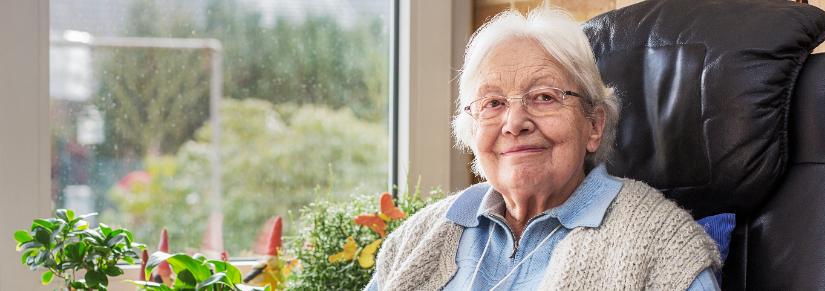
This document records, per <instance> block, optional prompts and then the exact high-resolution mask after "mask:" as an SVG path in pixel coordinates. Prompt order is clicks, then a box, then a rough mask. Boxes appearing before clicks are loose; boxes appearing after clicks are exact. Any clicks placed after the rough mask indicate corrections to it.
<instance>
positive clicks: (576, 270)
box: [373, 180, 720, 290]
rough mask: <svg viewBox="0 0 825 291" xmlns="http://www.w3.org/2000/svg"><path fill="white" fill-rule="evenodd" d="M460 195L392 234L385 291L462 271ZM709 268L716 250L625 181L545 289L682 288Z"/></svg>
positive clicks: (669, 208)
mask: <svg viewBox="0 0 825 291" xmlns="http://www.w3.org/2000/svg"><path fill="white" fill-rule="evenodd" d="M458 196H459V195H453V196H450V197H447V198H445V199H444V200H442V201H439V202H438V203H435V204H433V205H430V206H429V207H427V208H425V209H423V210H421V211H419V212H418V213H416V214H415V215H413V216H412V217H410V218H409V219H408V220H407V221H406V222H404V224H403V225H402V226H401V227H399V228H398V229H396V230H395V231H393V232H392V233H391V234H390V235H389V236H388V237H387V240H386V241H385V242H384V244H383V246H382V247H381V250H380V251H379V253H378V260H377V263H376V268H375V273H374V274H373V281H374V282H375V283H377V284H378V287H379V288H380V290H438V289H441V288H442V287H443V286H444V285H446V284H447V283H448V282H449V281H450V280H451V279H452V277H453V275H454V274H455V272H456V270H457V269H458V268H457V266H456V263H455V257H456V252H457V250H458V243H459V240H460V239H461V234H462V232H463V230H464V228H463V227H462V226H460V225H457V224H454V223H453V222H451V221H449V220H447V219H446V218H445V214H446V212H447V209H449V208H450V206H451V205H452V203H453V202H454V201H455V199H456V198H457V197H458ZM708 267H714V268H719V267H720V262H719V253H718V250H717V249H716V244H715V243H714V242H713V240H712V239H710V238H709V237H708V236H707V234H706V233H705V232H704V230H702V227H701V226H699V225H698V224H696V222H694V221H693V219H692V218H691V216H690V215H689V214H688V213H687V212H685V211H684V210H682V209H681V208H679V207H678V206H677V205H676V204H675V203H673V202H671V201H670V200H667V199H666V198H665V197H664V196H662V194H661V193H659V192H658V191H657V190H656V189H653V188H651V187H649V186H647V185H646V184H644V183H642V182H638V181H633V180H624V186H623V187H622V190H621V191H620V192H619V194H618V196H617V197H616V200H615V201H614V202H613V203H612V204H611V206H610V207H609V208H608V210H607V213H606V214H605V218H604V221H603V223H602V225H601V226H600V227H597V228H584V227H580V228H576V229H574V230H573V231H571V232H570V233H569V234H568V235H567V237H565V238H564V239H563V240H562V241H561V242H559V245H558V246H556V248H555V251H554V253H553V256H552V258H551V261H550V262H549V266H548V268H547V271H546V272H545V274H544V278H543V280H542V283H541V285H540V286H541V288H540V289H541V290H598V289H608V290H640V289H648V290H685V289H687V287H688V286H689V285H690V283H691V282H692V281H693V279H694V278H696V276H697V275H698V274H699V273H700V272H701V271H702V270H704V269H706V268H708Z"/></svg>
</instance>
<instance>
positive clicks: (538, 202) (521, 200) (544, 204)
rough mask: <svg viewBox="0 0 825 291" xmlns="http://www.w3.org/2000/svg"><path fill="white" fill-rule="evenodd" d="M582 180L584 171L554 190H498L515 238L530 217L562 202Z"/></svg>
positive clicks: (505, 217) (519, 236) (505, 215)
mask: <svg viewBox="0 0 825 291" xmlns="http://www.w3.org/2000/svg"><path fill="white" fill-rule="evenodd" d="M582 181H584V173H581V174H580V175H576V176H575V177H574V178H573V179H572V180H571V181H570V183H566V185H564V186H563V187H560V188H557V189H556V190H534V191H530V192H520V193H519V192H512V191H511V192H502V191H499V192H500V193H501V196H502V198H503V199H504V204H505V210H504V219H505V220H506V221H507V224H508V225H509V226H510V229H511V230H512V231H513V234H514V235H515V237H516V239H519V238H521V234H522V233H523V232H524V229H525V228H526V227H527V223H528V222H529V221H530V219H532V218H533V217H536V216H538V215H539V214H541V213H542V212H544V211H546V210H548V209H552V208H554V207H558V206H559V205H562V204H564V202H565V201H567V199H568V198H570V196H571V195H573V192H574V191H575V190H576V188H578V186H579V185H580V184H581V183H582ZM544 189H547V187H545V188H544Z"/></svg>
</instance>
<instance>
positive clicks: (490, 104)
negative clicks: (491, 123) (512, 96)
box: [485, 99, 504, 108]
mask: <svg viewBox="0 0 825 291" xmlns="http://www.w3.org/2000/svg"><path fill="white" fill-rule="evenodd" d="M501 105H504V103H503V102H501V100H498V99H495V100H490V102H487V106H485V107H488V108H496V107H499V106H501Z"/></svg>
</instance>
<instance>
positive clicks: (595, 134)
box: [587, 106, 605, 153]
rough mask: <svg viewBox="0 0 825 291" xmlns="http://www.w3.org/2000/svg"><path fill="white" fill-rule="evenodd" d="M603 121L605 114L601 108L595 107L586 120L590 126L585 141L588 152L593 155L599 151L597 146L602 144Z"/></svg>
mask: <svg viewBox="0 0 825 291" xmlns="http://www.w3.org/2000/svg"><path fill="white" fill-rule="evenodd" d="M604 119H605V113H604V108H603V107H602V106H596V108H595V109H593V113H592V114H591V115H590V118H588V119H587V120H588V121H589V124H590V126H591V128H590V136H588V139H587V151H588V152H591V153H593V152H596V150H598V149H599V145H600V144H601V142H602V134H604V122H605V120H604Z"/></svg>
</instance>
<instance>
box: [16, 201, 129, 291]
mask: <svg viewBox="0 0 825 291" xmlns="http://www.w3.org/2000/svg"><path fill="white" fill-rule="evenodd" d="M96 214H97V213H90V214H85V215H79V216H77V215H75V213H74V211H72V210H69V209H58V210H57V211H55V217H50V218H44V219H35V220H34V221H33V222H32V225H31V227H30V228H29V229H28V230H24V229H23V230H18V231H16V232H15V233H14V239H15V240H16V241H17V243H18V244H17V250H18V251H20V252H21V257H20V261H21V263H23V264H24V265H26V266H28V267H29V268H31V270H33V271H34V270H37V269H41V268H42V269H45V272H43V274H42V276H41V282H42V283H43V285H48V284H49V283H50V282H51V281H52V280H53V279H54V277H58V278H61V279H63V286H64V287H65V289H67V290H106V287H107V286H108V284H109V277H116V276H120V275H122V274H123V270H122V269H120V267H118V266H117V264H118V263H121V262H125V263H129V264H133V263H134V262H135V259H137V258H138V255H137V250H142V249H143V248H144V245H142V244H139V243H136V242H134V241H133V237H132V233H131V232H129V231H128V230H126V229H121V228H115V229H113V228H111V227H109V226H107V225H105V224H103V223H100V224H99V226H98V227H96V228H89V223H88V221H86V218H88V217H91V216H94V215H96Z"/></svg>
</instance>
